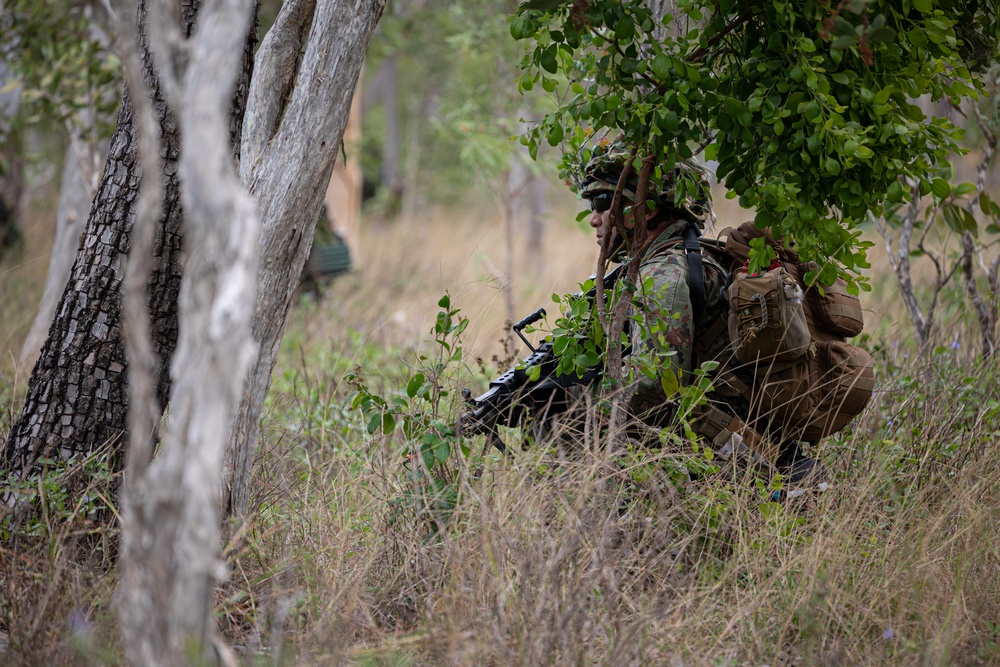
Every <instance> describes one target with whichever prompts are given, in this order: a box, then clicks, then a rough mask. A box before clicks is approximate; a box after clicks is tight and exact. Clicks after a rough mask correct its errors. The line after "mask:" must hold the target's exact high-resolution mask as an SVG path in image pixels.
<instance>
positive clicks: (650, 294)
mask: <svg viewBox="0 0 1000 667" xmlns="http://www.w3.org/2000/svg"><path fill="white" fill-rule="evenodd" d="M687 224H688V222H687V221H686V220H679V221H677V222H675V223H673V224H671V225H670V226H669V227H667V228H666V229H665V230H664V231H663V232H662V233H661V234H660V235H659V236H657V237H656V239H655V240H653V242H652V243H651V244H650V245H649V246H648V247H647V249H646V251H645V252H644V253H643V254H642V256H641V257H640V259H639V262H640V264H639V285H638V286H637V289H636V292H637V294H636V302H637V303H639V304H641V307H635V308H634V310H633V313H632V316H633V322H632V341H631V343H632V354H631V355H630V358H629V361H630V362H632V363H631V365H632V368H633V370H634V371H635V375H634V377H636V378H637V379H636V384H637V388H636V392H635V394H634V395H633V397H632V399H631V401H630V403H629V409H630V411H631V413H632V414H633V415H634V416H635V417H638V418H639V419H641V420H642V421H644V422H646V423H647V424H650V425H655V426H666V425H667V424H669V423H670V421H671V419H672V418H673V416H674V413H675V408H676V405H675V403H674V402H673V401H671V400H668V397H667V396H666V393H665V386H666V388H668V389H669V388H670V386H671V385H672V384H674V383H673V382H672V381H671V380H670V379H669V378H667V379H666V380H665V379H664V376H665V375H666V371H668V370H669V371H670V372H671V373H673V375H674V377H676V378H677V380H678V383H679V384H681V385H686V384H688V383H689V382H690V380H691V377H692V374H691V371H692V366H694V364H695V337H696V335H700V334H703V333H704V332H708V331H710V330H714V331H720V334H719V335H718V336H717V337H716V340H712V341H708V340H701V341H700V344H701V345H700V347H701V353H702V354H701V355H699V359H698V362H700V361H704V360H705V359H715V358H717V357H720V356H722V354H723V353H724V351H725V350H726V349H727V348H728V347H729V338H728V334H727V333H726V328H725V327H724V326H723V327H722V328H721V330H720V329H719V327H717V326H716V327H713V326H712V325H713V324H716V323H717V322H718V321H719V320H720V318H724V317H725V316H726V312H727V306H726V302H725V298H724V296H723V294H722V290H723V288H724V287H725V285H726V272H725V271H724V270H723V268H722V267H721V266H720V265H719V263H718V261H716V260H715V259H714V258H713V257H711V256H710V255H708V254H707V253H703V254H702V263H703V266H704V271H705V308H704V310H703V312H702V314H701V317H700V318H699V319H698V321H697V322H695V321H694V319H695V318H694V308H693V306H692V304H691V292H690V289H689V286H688V260H687V256H686V254H685V251H684V245H683V243H682V242H680V237H681V234H682V232H683V230H684V228H685V227H686V226H687Z"/></svg>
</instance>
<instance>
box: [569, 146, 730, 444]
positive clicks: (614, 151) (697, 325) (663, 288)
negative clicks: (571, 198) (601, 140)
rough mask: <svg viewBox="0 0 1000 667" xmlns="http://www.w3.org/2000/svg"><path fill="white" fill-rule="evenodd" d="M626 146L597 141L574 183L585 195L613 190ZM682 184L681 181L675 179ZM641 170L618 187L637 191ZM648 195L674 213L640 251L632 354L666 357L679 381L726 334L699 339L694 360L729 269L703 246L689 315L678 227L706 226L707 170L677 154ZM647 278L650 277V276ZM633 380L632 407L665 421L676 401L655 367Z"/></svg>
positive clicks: (655, 360)
mask: <svg viewBox="0 0 1000 667" xmlns="http://www.w3.org/2000/svg"><path fill="white" fill-rule="evenodd" d="M630 154H631V151H630V150H629V148H628V146H627V145H626V144H624V143H621V142H618V141H615V142H612V143H610V144H607V145H602V146H597V147H596V148H595V149H594V152H593V154H592V156H591V158H590V160H589V161H588V162H587V165H586V166H585V167H584V169H583V171H582V173H581V177H580V179H579V181H578V182H577V183H576V187H577V189H578V191H579V192H580V194H581V196H583V197H584V198H585V199H593V198H594V197H596V196H597V195H598V194H601V193H609V192H614V191H615V189H616V188H617V184H618V180H619V177H620V175H621V172H622V167H623V166H624V165H625V163H626V162H627V160H628V158H629V156H630ZM680 182H683V183H684V187H683V188H679V187H678V183H680ZM637 186H638V177H637V176H635V175H633V177H632V178H631V179H630V181H629V182H627V183H625V185H624V187H623V189H622V195H623V196H624V197H625V198H627V199H629V200H634V199H635V196H636V195H635V191H636V189H637ZM649 192H650V199H652V200H653V201H654V203H655V204H656V205H657V206H660V207H662V208H664V209H669V210H671V211H672V212H673V213H674V214H675V215H676V217H677V220H676V221H675V222H673V223H672V224H670V225H669V226H668V227H667V228H666V229H664V230H663V231H662V232H661V233H660V234H659V236H657V238H656V239H654V240H653V241H652V243H650V245H649V246H648V247H647V249H646V251H645V252H644V253H643V255H642V257H641V258H640V259H639V262H640V264H639V289H640V290H642V291H641V292H640V295H639V301H640V302H641V303H642V304H643V307H642V308H641V311H642V312H641V313H633V315H637V316H638V317H637V319H639V320H641V321H642V322H643V326H633V331H632V341H631V342H632V349H633V354H636V352H635V351H638V353H637V354H638V355H641V356H642V357H644V360H645V361H646V362H647V363H646V366H647V367H648V366H650V365H651V366H652V367H653V368H654V369H656V370H658V369H661V368H663V366H665V365H667V364H669V366H670V369H671V370H672V371H673V373H674V375H675V376H677V378H678V379H679V381H680V383H681V384H687V383H688V382H689V381H690V379H691V377H692V375H691V371H692V368H693V367H694V366H696V365H697V363H700V362H701V361H704V360H707V359H715V358H717V357H720V356H721V355H722V354H723V353H724V350H725V349H726V347H727V346H728V343H729V339H728V336H727V335H726V333H725V331H724V330H723V331H722V332H721V335H720V336H719V337H718V338H717V339H716V340H714V341H706V340H704V339H702V340H700V348H701V349H700V350H699V352H701V353H702V354H701V358H700V359H697V360H695V349H694V348H695V335H696V332H699V334H700V333H701V332H705V331H708V330H709V329H710V327H711V325H712V324H713V323H714V322H716V321H718V320H719V319H720V318H721V317H723V316H724V315H725V312H726V303H725V299H724V298H723V296H722V289H723V287H725V276H726V272H725V271H724V270H723V269H722V267H721V266H720V265H719V264H718V262H716V261H715V260H714V259H713V258H712V257H710V256H709V255H708V254H706V253H702V264H703V266H704V273H705V307H704V310H703V311H702V314H701V317H700V319H699V320H698V321H697V322H695V321H694V308H693V305H692V303H691V295H690V294H691V293H690V288H689V284H688V259H687V255H686V253H685V251H684V246H683V243H682V241H681V235H682V233H683V231H684V229H685V227H687V226H688V225H690V224H696V225H698V227H699V228H702V229H704V227H705V226H706V225H707V224H708V222H709V221H711V220H713V219H714V214H713V213H712V204H711V192H710V188H709V183H708V178H707V174H706V172H705V170H704V169H703V168H702V167H701V166H700V165H698V164H697V163H695V162H693V161H691V160H682V161H679V162H677V163H676V164H675V165H674V166H673V168H672V169H669V170H667V169H663V170H661V172H660V176H659V179H658V180H657V181H654V180H652V179H651V180H650V183H649ZM650 278H652V281H649V279H650ZM637 384H638V387H637V390H636V393H635V395H634V397H633V398H632V400H631V402H630V405H629V407H630V410H631V412H632V414H633V415H635V416H636V417H639V418H640V419H642V421H644V422H646V423H647V424H650V425H656V426H665V425H667V424H669V423H670V421H671V420H672V419H673V416H674V413H675V405H674V403H673V402H672V401H670V400H668V399H667V397H666V396H665V394H664V389H663V386H662V384H661V382H660V375H656V376H655V377H652V378H650V377H648V376H647V375H645V374H642V373H640V374H639V376H638V381H637Z"/></svg>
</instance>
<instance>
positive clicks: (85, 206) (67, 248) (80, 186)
mask: <svg viewBox="0 0 1000 667" xmlns="http://www.w3.org/2000/svg"><path fill="white" fill-rule="evenodd" d="M101 155H107V146H104V147H103V151H102V150H101V148H99V147H98V146H96V145H95V144H92V143H89V142H86V141H84V140H83V138H82V137H77V139H76V140H74V141H71V142H70V146H69V148H68V149H67V150H66V161H65V164H64V166H63V173H62V185H61V186H60V188H59V207H58V209H57V210H56V231H55V236H54V237H53V239H52V252H51V253H49V270H48V273H47V275H46V277H45V289H44V291H43V292H42V300H41V303H40V304H39V306H38V312H37V313H36V314H35V321H34V322H33V323H32V325H31V330H30V331H29V332H28V336H27V338H25V340H24V347H22V348H21V357H20V364H22V365H24V364H27V363H29V362H31V361H33V360H34V358H35V356H36V355H37V354H38V352H39V350H41V349H42V344H43V343H45V337H46V335H47V334H48V332H49V325H50V324H51V323H52V317H53V316H54V315H55V313H56V306H57V305H59V297H60V295H62V293H63V291H64V290H65V289H66V281H67V280H69V274H70V270H71V269H72V268H73V259H74V258H75V257H76V252H77V249H78V247H79V245H80V233H81V232H82V231H83V230H84V228H85V226H86V224H87V214H88V213H89V212H90V204H91V202H92V201H93V199H94V192H95V191H96V190H97V182H96V181H97V178H96V176H97V172H98V171H99V170H100V168H101V165H100V163H99V160H100V157H101Z"/></svg>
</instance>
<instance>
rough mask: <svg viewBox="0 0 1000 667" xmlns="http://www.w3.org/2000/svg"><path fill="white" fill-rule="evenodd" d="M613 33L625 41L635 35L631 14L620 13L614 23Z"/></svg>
mask: <svg viewBox="0 0 1000 667" xmlns="http://www.w3.org/2000/svg"><path fill="white" fill-rule="evenodd" d="M615 35H616V36H617V37H618V39H619V40H622V41H626V42H627V41H630V40H631V39H632V38H633V37H635V21H634V20H633V19H632V15H631V14H622V17H621V18H620V19H618V23H616V24H615Z"/></svg>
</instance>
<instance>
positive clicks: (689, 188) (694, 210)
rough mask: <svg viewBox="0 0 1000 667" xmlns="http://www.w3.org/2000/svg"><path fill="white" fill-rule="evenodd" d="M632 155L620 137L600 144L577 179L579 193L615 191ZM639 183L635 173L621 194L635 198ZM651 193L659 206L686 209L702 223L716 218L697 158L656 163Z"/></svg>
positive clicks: (583, 195) (586, 195) (706, 178)
mask: <svg viewBox="0 0 1000 667" xmlns="http://www.w3.org/2000/svg"><path fill="white" fill-rule="evenodd" d="M631 154H632V150H631V147H630V146H629V145H628V144H627V143H625V142H624V141H621V140H615V141H612V142H609V143H606V144H598V145H597V146H596V147H595V148H594V149H593V151H592V152H591V154H590V159H589V160H587V162H586V164H585V165H584V166H583V168H582V169H581V172H580V174H579V176H578V178H577V179H576V189H577V191H578V192H579V193H580V196H582V197H583V198H584V199H590V198H592V197H594V196H595V195H596V194H597V193H599V192H614V191H615V188H616V187H617V186H618V179H619V178H620V177H621V173H622V170H623V169H624V168H625V164H626V163H627V162H628V159H629V157H630V156H631ZM638 184H639V175H638V173H637V172H636V173H634V174H633V175H632V177H631V178H629V180H628V182H627V183H626V184H625V187H624V188H623V190H622V194H623V195H624V196H625V197H627V198H628V199H631V200H633V201H634V200H635V196H636V189H637V187H638ZM648 196H649V199H651V200H653V201H654V202H655V203H656V204H657V205H658V206H668V207H670V208H675V209H678V210H681V211H684V212H686V213H687V214H688V215H689V216H691V217H692V218H693V219H694V221H695V222H698V223H700V224H702V225H705V224H708V223H709V222H710V221H712V220H713V219H714V214H713V213H712V192H711V185H710V184H709V181H708V172H707V170H706V169H705V168H704V167H703V166H702V165H700V164H698V163H697V162H695V161H694V160H678V161H676V162H675V163H674V164H673V165H672V166H668V165H666V164H664V165H659V166H657V167H656V168H655V169H654V170H653V174H652V176H651V177H650V179H649V195H648Z"/></svg>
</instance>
